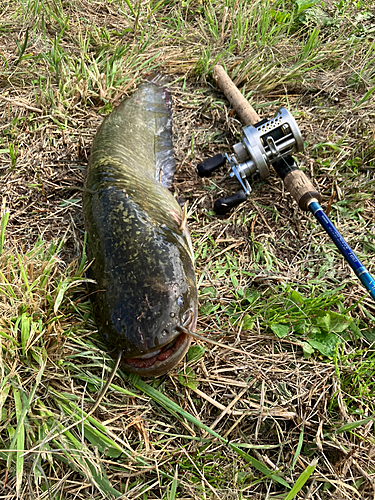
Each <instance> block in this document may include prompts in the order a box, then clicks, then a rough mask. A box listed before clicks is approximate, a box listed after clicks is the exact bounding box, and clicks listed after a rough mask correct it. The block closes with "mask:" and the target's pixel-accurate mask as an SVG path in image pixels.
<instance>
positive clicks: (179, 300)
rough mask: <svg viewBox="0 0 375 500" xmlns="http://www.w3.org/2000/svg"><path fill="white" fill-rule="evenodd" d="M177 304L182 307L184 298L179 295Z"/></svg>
mask: <svg viewBox="0 0 375 500" xmlns="http://www.w3.org/2000/svg"><path fill="white" fill-rule="evenodd" d="M177 305H178V306H179V307H184V299H183V298H182V296H181V295H180V296H179V297H178V299H177Z"/></svg>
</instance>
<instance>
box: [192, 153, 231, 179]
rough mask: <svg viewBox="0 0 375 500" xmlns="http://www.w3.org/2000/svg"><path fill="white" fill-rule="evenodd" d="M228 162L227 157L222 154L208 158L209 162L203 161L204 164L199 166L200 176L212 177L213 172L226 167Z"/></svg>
mask: <svg viewBox="0 0 375 500" xmlns="http://www.w3.org/2000/svg"><path fill="white" fill-rule="evenodd" d="M226 161H227V159H226V157H225V156H224V155H222V154H221V153H219V154H217V155H215V156H213V157H212V158H207V160H204V161H202V163H200V164H199V165H198V166H197V169H198V174H199V175H200V177H210V175H211V174H212V172H214V171H215V170H217V169H218V168H220V167H222V166H223V165H225V162H226Z"/></svg>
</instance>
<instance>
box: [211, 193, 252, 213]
mask: <svg viewBox="0 0 375 500" xmlns="http://www.w3.org/2000/svg"><path fill="white" fill-rule="evenodd" d="M246 200H247V196H246V193H245V191H243V190H242V189H241V191H238V193H235V194H233V195H232V196H228V198H219V199H218V200H216V201H215V204H214V210H215V212H216V213H217V215H225V214H226V213H227V212H229V210H230V209H231V208H233V207H236V206H237V205H239V204H240V203H243V202H244V201H246Z"/></svg>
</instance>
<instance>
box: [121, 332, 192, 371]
mask: <svg viewBox="0 0 375 500" xmlns="http://www.w3.org/2000/svg"><path fill="white" fill-rule="evenodd" d="M190 343H191V336H190V335H188V334H186V333H181V334H180V335H178V336H177V337H176V338H175V339H173V340H172V342H169V343H168V344H166V345H165V346H163V347H162V348H161V349H158V350H157V351H153V352H149V353H147V354H144V355H143V356H139V357H138V358H125V359H123V360H122V362H121V364H122V367H123V368H124V369H125V370H126V371H128V372H130V373H136V374H137V375H140V376H150V377H158V376H160V375H165V374H166V373H167V372H168V371H169V370H171V369H172V368H173V367H174V366H175V365H176V364H177V363H178V362H179V361H180V360H181V359H182V358H183V357H184V356H185V354H186V352H187V350H188V349H189V347H190Z"/></svg>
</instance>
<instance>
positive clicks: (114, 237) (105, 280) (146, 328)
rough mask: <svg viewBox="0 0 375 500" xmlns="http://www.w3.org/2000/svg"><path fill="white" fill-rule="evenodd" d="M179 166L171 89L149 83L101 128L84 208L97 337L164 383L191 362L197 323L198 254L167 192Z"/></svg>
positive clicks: (131, 366) (126, 363)
mask: <svg viewBox="0 0 375 500" xmlns="http://www.w3.org/2000/svg"><path fill="white" fill-rule="evenodd" d="M174 169H175V162H174V157H173V145H172V120H171V104H170V97H169V94H168V93H167V91H166V90H165V89H164V88H162V87H160V86H158V85H156V84H154V83H145V84H143V85H141V86H140V87H139V88H138V90H137V91H136V92H135V93H134V94H133V95H132V96H131V97H130V98H129V99H127V100H125V101H123V102H122V103H121V104H120V105H119V106H118V107H117V108H116V109H115V110H114V111H113V112H112V113H111V114H110V115H109V116H108V117H107V118H106V119H105V120H104V122H103V123H102V125H101V126H100V128H99V130H98V132H97V134H96V136H95V138H94V142H93V145H92V150H91V156H90V161H89V165H88V169H87V174H86V186H85V187H86V189H85V192H84V200H83V209H84V216H85V223H86V230H87V233H88V253H89V257H90V259H91V260H92V264H91V268H90V273H91V277H92V278H93V280H95V282H96V285H95V289H94V293H92V294H91V297H92V300H93V303H94V308H93V309H94V316H95V320H96V324H97V327H98V330H99V332H100V333H101V335H102V337H103V339H104V341H105V342H106V344H107V346H108V347H109V349H110V352H111V354H112V355H114V356H115V355H117V354H118V353H119V352H120V351H122V352H123V355H122V365H123V368H124V369H125V370H127V371H129V372H133V373H138V374H139V375H150V376H157V375H162V374H164V373H166V372H167V371H168V370H170V369H171V368H172V367H174V366H175V365H176V364H177V363H178V362H179V361H180V360H181V359H182V357H183V356H184V355H185V353H186V351H187V349H188V347H189V345H190V336H189V335H187V334H186V332H185V333H181V330H179V327H183V328H185V329H186V328H187V329H189V330H194V329H195V327H196V322H197V303H198V298H197V288H196V279H195V273H194V263H193V252H192V246H191V241H190V236H189V232H188V229H187V226H186V214H184V213H183V212H182V210H181V208H180V206H179V205H178V203H177V201H176V200H175V198H174V197H173V195H172V194H171V192H170V191H169V190H168V189H167V188H168V187H170V185H171V182H172V179H173V173H174Z"/></svg>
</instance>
